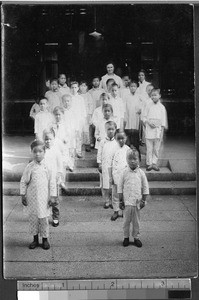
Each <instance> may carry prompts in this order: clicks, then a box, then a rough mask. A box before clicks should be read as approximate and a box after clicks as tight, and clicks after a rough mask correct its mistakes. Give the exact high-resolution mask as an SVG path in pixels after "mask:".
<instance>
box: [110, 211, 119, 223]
mask: <svg viewBox="0 0 199 300" xmlns="http://www.w3.org/2000/svg"><path fill="white" fill-rule="evenodd" d="M118 217H119V214H118V211H114V214H113V215H112V216H111V221H115V220H117V218H118Z"/></svg>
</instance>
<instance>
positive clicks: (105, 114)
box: [103, 107, 112, 120]
mask: <svg viewBox="0 0 199 300" xmlns="http://www.w3.org/2000/svg"><path fill="white" fill-rule="evenodd" d="M103 114H104V118H105V119H107V120H108V119H109V118H110V116H111V115H112V111H111V109H110V108H109V107H107V108H104V110H103Z"/></svg>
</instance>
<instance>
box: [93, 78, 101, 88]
mask: <svg viewBox="0 0 199 300" xmlns="http://www.w3.org/2000/svg"><path fill="white" fill-rule="evenodd" d="M92 84H93V87H94V88H98V87H99V85H100V80H99V78H94V79H93V81H92Z"/></svg>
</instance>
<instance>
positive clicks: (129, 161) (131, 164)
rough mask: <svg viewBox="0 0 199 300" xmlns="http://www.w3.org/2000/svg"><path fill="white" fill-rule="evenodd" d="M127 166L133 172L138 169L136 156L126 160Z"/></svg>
mask: <svg viewBox="0 0 199 300" xmlns="http://www.w3.org/2000/svg"><path fill="white" fill-rule="evenodd" d="M127 164H128V166H129V168H131V170H135V169H136V168H137V167H138V164H139V158H138V156H136V155H134V156H133V157H132V156H130V157H128V158H127Z"/></svg>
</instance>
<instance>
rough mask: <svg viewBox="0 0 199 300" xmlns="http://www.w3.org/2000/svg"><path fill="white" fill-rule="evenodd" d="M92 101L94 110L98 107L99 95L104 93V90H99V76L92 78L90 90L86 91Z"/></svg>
mask: <svg viewBox="0 0 199 300" xmlns="http://www.w3.org/2000/svg"><path fill="white" fill-rule="evenodd" d="M88 92H89V93H90V94H91V97H92V99H93V108H94V110H95V109H96V108H97V107H99V106H100V95H101V94H102V93H104V92H105V91H104V89H102V88H100V78H99V76H94V77H93V80H92V88H91V89H90V90H89V91H88Z"/></svg>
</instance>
